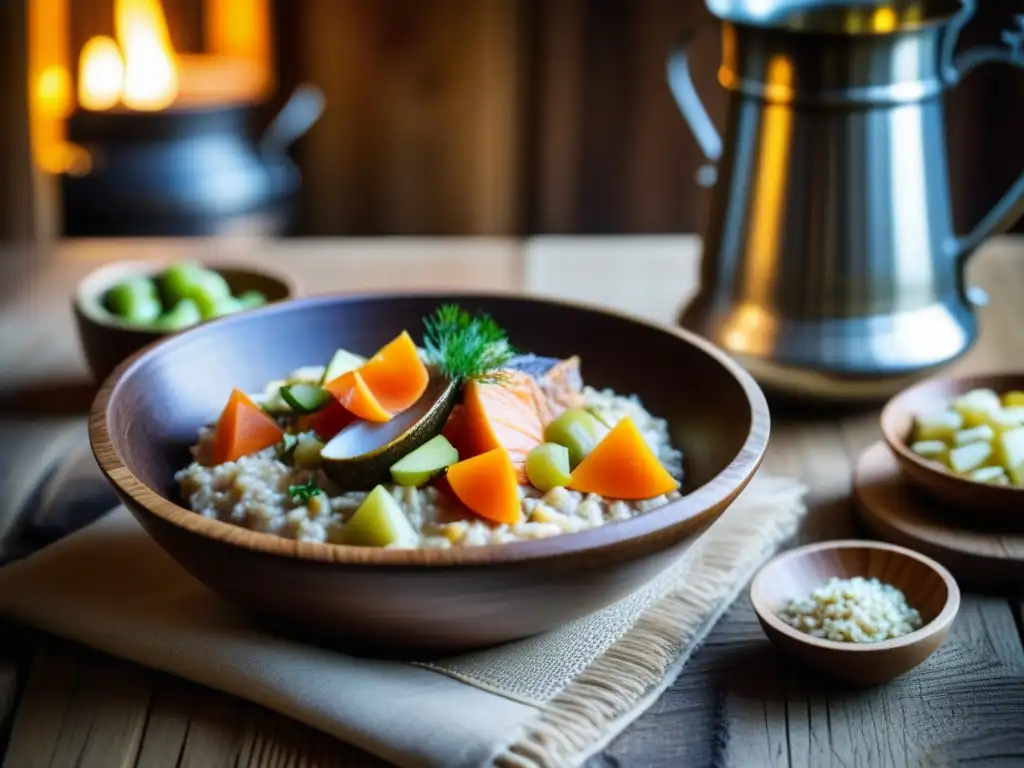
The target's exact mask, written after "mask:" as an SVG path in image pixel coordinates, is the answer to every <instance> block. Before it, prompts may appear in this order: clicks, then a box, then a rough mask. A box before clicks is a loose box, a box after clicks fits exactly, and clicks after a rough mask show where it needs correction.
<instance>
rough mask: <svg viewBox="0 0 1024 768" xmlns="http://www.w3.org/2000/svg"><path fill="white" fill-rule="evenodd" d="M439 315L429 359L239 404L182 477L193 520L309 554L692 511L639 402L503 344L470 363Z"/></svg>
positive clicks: (196, 450)
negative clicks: (296, 545)
mask: <svg viewBox="0 0 1024 768" xmlns="http://www.w3.org/2000/svg"><path fill="white" fill-rule="evenodd" d="M450 311H451V312H454V311H455V310H450ZM440 313H441V310H439V313H438V317H435V318H434V321H433V322H434V325H431V324H430V323H428V324H427V327H428V334H427V335H426V337H425V344H424V347H423V348H419V347H417V346H416V345H415V344H414V343H413V342H412V341H411V339H410V337H409V336H408V334H402V335H401V336H400V337H398V339H396V340H395V341H393V342H391V343H390V344H389V345H387V346H386V347H384V348H383V349H382V350H380V351H379V352H378V353H377V354H376V355H374V356H373V357H371V358H369V359H364V358H362V357H360V356H358V355H355V354H353V353H351V352H348V351H345V350H339V352H338V353H337V354H336V355H335V356H334V358H333V359H332V360H331V361H330V362H329V363H328V365H327V366H312V367H306V368H301V369H299V370H297V371H295V372H293V373H292V374H291V375H290V376H288V377H286V378H284V379H282V380H279V381H274V382H271V383H270V384H268V385H267V387H266V389H265V391H263V392H260V393H256V394H252V395H246V394H243V393H241V392H240V391H238V390H236V391H235V392H234V393H233V394H232V398H231V401H230V402H229V403H228V406H227V407H226V408H225V409H224V412H223V413H222V414H221V416H220V418H219V419H218V420H217V422H216V423H215V424H212V425H209V426H207V427H204V428H202V429H201V430H200V432H199V435H198V440H197V443H196V445H195V446H194V447H193V448H192V454H193V459H194V460H193V462H192V463H191V464H190V465H189V466H187V467H185V468H184V469H182V470H181V471H179V472H178V473H177V474H176V476H175V477H176V480H177V482H178V484H179V487H180V490H181V495H182V497H183V499H184V500H185V502H186V503H187V505H188V506H189V507H190V508H191V509H192V510H193V511H195V512H196V513H198V514H201V515H204V516H206V517H209V518H214V519H218V520H221V521H224V522H228V523H232V524H235V525H239V526H242V527H245V528H249V529H252V530H256V531H263V532H267V533H272V534H276V535H279V536H283V537H287V538H291V539H298V540H302V541H317V542H331V543H338V544H354V545H362V546H385V547H393V548H408V547H426V548H449V547H466V546H483V545H494V544H504V543H508V542H513V541H524V540H529V539H537V538H544V537H549V536H555V535H559V534H563V533H572V532H576V531H582V530H586V529H589V528H595V527H598V526H601V525H604V524H606V523H609V522H614V521H619V520H626V519H629V518H631V517H634V516H636V515H639V514H643V513H645V512H648V511H650V510H652V509H655V508H657V507H660V506H662V505H664V504H666V503H668V502H670V501H672V500H674V499H677V498H679V497H680V490H679V488H680V484H681V480H682V476H683V468H682V454H681V452H680V451H679V450H677V449H676V448H674V447H673V446H672V444H671V442H670V439H669V430H668V424H667V422H666V421H665V420H663V419H660V418H657V417H656V416H653V415H652V414H650V413H649V412H648V411H647V410H646V409H645V408H644V406H643V404H642V402H641V401H640V399H639V398H638V397H637V396H635V395H628V396H626V395H621V394H617V393H615V392H613V391H611V390H598V389H595V388H593V387H590V386H587V385H586V384H585V383H584V382H583V378H582V375H581V373H580V370H581V361H580V360H579V359H578V358H569V359H567V360H556V359H550V358H540V357H536V356H534V355H513V354H512V353H511V350H508V351H507V352H505V351H504V350H506V349H508V347H507V342H505V340H504V335H503V334H499V333H497V332H494V333H491V334H490V336H493V337H495V338H489V340H488V341H487V343H486V344H485V345H477V346H476V347H472V349H474V350H476V352H475V354H476V355H477V357H478V358H479V357H486V356H487V355H491V359H484V360H482V361H481V360H479V359H473V358H472V356H471V355H464V357H465V358H466V359H460V358H459V354H461V353H462V352H463V351H465V349H467V348H469V347H470V346H471V345H470V342H471V341H472V338H471V334H469V333H466V334H463V335H462V336H459V335H458V334H457V331H453V330H451V328H450V327H449V330H448V331H447V333H448V336H447V337H446V336H444V333H443V332H441V331H438V330H436V329H437V324H439V323H440V322H441V320H440V319H439V318H440ZM456 317H457V319H458V321H459V322H461V323H463V324H464V325H465V326H466V327H468V328H471V329H472V328H474V326H473V325H472V324H473V323H476V322H482V321H481V320H479V319H477V318H469V317H468V316H466V315H465V313H461V314H459V315H457V316H456ZM485 321H486V322H490V323H492V322H493V321H490V319H489V318H485ZM450 325H451V324H450ZM495 327H496V326H495ZM488 328H489V326H487V327H485V328H484V331H486V330H487V329H488ZM432 330H433V335H431V331H432ZM484 331H481V330H480V329H479V328H477V330H476V331H474V332H475V333H478V334H481V335H483V336H484V337H485V338H488V334H486V333H484ZM453 336H454V338H453ZM467 338H469V339H470V341H466V339H467ZM438 393H440V394H438ZM446 398H450V400H451V402H446ZM353 446H355V448H353ZM407 448H408V449H407ZM389 452H390V453H389Z"/></svg>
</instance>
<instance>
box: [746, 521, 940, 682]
mask: <svg viewBox="0 0 1024 768" xmlns="http://www.w3.org/2000/svg"><path fill="white" fill-rule="evenodd" d="M858 577H859V578H861V579H864V580H869V581H868V583H867V584H866V585H865V584H864V583H863V582H854V583H852V584H851V583H850V582H849V581H848V580H851V579H857V578H858ZM831 579H838V580H840V582H839V583H838V584H835V585H830V583H829V582H830V580H831ZM873 579H877V582H878V584H880V585H881V589H879V588H877V586H876V587H875V588H873V587H872V585H873V582H871V581H870V580H873ZM886 586H889V587H894V588H895V589H896V590H899V593H901V597H903V598H905V605H906V606H907V607H909V609H910V610H911V611H916V612H917V614H918V616H919V621H913V620H908V614H907V613H905V612H903V611H901V610H900V608H899V605H900V604H899V603H898V602H895V601H890V600H889V599H887V598H891V597H893V594H892V592H891V590H884V588H885V587H886ZM815 590H819V591H820V592H819V596H818V599H817V600H809V601H808V600H807V599H808V598H810V597H811V596H812V593H814V592H815ZM883 590H884V591H883ZM853 595H856V597H852V596H853ZM750 599H751V602H752V603H753V604H754V610H755V611H756V612H757V618H758V619H759V620H760V622H761V627H762V628H763V629H764V631H765V634H766V635H768V639H769V640H771V641H772V643H774V644H775V646H776V647H777V648H778V649H779V650H780V651H782V652H783V653H784V654H785V655H786V656H788V657H790V658H791V659H793V660H794V661H796V662H798V663H799V664H801V665H804V666H807V667H809V668H811V669H813V670H814V671H816V672H819V673H821V674H824V675H827V676H828V677H830V678H832V679H834V680H839V681H842V682H846V683H852V684H855V685H874V684H878V683H885V682H888V681H889V680H892V679H893V678H896V677H899V676H900V675H902V674H904V673H906V672H909V671H910V670H911V669H913V668H914V667H916V666H918V665H919V664H921V662H923V661H924V660H925V659H927V658H928V657H929V656H930V655H931V654H932V653H934V651H935V650H936V649H937V648H938V647H939V646H940V645H942V643H943V641H944V640H945V639H946V635H948V634H949V629H950V627H951V626H952V624H953V619H954V618H956V614H957V611H958V610H959V608H960V589H959V588H958V587H957V583H956V580H955V579H954V578H953V576H952V575H951V574H950V573H949V571H947V570H946V569H945V568H943V567H942V566H941V565H939V564H938V563H937V562H935V561H934V560H932V559H931V558H928V557H925V556H924V555H921V554H919V553H917V552H914V551H913V550H910V549H906V548H904V547H898V546H895V545H893V544H884V543H880V542H874V541H856V540H844V541H826V542H821V543H818V544H810V545H807V546H804V547H799V548H797V549H792V550H790V551H788V552H785V553H783V554H781V555H778V556H777V557H775V558H774V559H772V560H770V561H769V562H768V563H766V564H765V565H764V567H762V568H761V570H760V571H759V572H758V574H757V576H756V577H755V578H754V581H753V583H752V584H751V587H750ZM794 602H796V603H797V605H796V606H795V607H796V609H797V610H796V611H793V612H791V606H793V604H794ZM808 602H810V603H812V604H814V605H815V606H818V607H823V606H825V605H827V604H829V603H832V604H834V605H840V606H842V605H844V604H845V605H847V606H849V607H850V608H851V609H852V610H853V611H854V612H855V616H856V617H857V618H853V619H848V618H841V617H838V616H837V617H828V618H825V619H824V620H822V619H821V616H822V615H823V614H827V613H828V612H829V609H823V608H822V609H821V610H819V611H817V612H816V613H815V614H814V615H811V613H810V611H808V610H807V609H808V604H807V603H808ZM840 613H842V612H841V611H840ZM794 623H796V624H797V625H798V626H799V627H800V628H798V626H794ZM918 624H919V626H917V625H918ZM814 625H817V633H818V634H826V633H827V634H828V635H829V636H828V637H819V636H815V635H814V634H811V633H810V627H812V626H814ZM915 626H916V627H917V628H913V627H915ZM865 628H867V631H865ZM901 631H904V632H905V633H901ZM890 635H898V636H890ZM868 636H870V637H873V638H875V639H870V640H869V639H868ZM830 637H833V638H838V637H843V638H844V639H829V638H830ZM879 637H884V638H885V639H877V638H879Z"/></svg>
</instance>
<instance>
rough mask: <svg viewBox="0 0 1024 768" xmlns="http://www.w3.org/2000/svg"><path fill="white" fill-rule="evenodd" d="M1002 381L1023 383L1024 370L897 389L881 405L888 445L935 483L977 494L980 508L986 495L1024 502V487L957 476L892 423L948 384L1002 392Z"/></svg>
mask: <svg viewBox="0 0 1024 768" xmlns="http://www.w3.org/2000/svg"><path fill="white" fill-rule="evenodd" d="M1000 382H1018V385H1021V384H1022V383H1024V371H1011V370H1001V371H990V372H988V373H975V374H971V375H968V376H948V377H943V378H934V379H926V380H925V381H922V382H919V383H917V384H915V385H913V386H912V387H907V388H906V389H904V390H903V391H902V392H898V393H897V394H895V395H894V396H893V397H891V398H890V399H889V401H888V402H887V403H886V404H885V407H883V408H882V415H881V416H880V418H879V424H880V426H881V429H882V437H883V438H885V442H886V445H888V446H889V449H890V450H891V451H892V452H893V453H894V454H895V455H896V458H897V459H899V460H900V461H902V462H906V463H909V464H913V465H914V466H915V467H916V468H919V469H920V470H921V471H922V472H924V473H927V474H928V475H929V476H931V477H934V478H935V482H936V483H948V484H951V485H953V486H956V487H958V488H959V489H960V490H961V491H962V492H964V493H966V492H969V491H974V492H975V493H978V497H979V502H981V503H979V505H978V506H979V507H984V506H988V505H986V504H984V500H983V498H982V497H983V496H984V497H988V498H989V499H993V498H995V499H1000V500H1001V501H1002V503H1004V504H1008V503H1009V502H1011V501H1013V500H1014V499H1017V500H1018V501H1019V502H1020V503H1022V504H1024V499H1022V495H1024V488H1016V487H1014V486H1007V485H987V484H985V483H978V482H975V481H974V480H968V479H967V478H965V477H960V476H959V475H954V474H953V473H952V472H946V471H945V470H944V469H942V468H941V467H937V466H935V464H934V463H932V462H929V461H926V460H925V459H923V458H922V457H920V456H918V455H917V454H916V453H914V452H913V451H912V450H910V447H909V446H908V445H907V443H906V439H905V436H904V435H901V434H899V433H898V432H897V430H896V425H895V424H894V423H893V422H894V421H896V414H897V413H898V412H901V411H903V412H909V413H914V408H913V403H914V402H915V401H916V399H917V398H918V397H920V396H921V395H922V394H923V393H925V392H928V391H929V390H932V389H937V388H940V387H942V386H944V385H948V384H955V385H956V386H957V387H958V388H960V387H966V388H968V389H975V388H979V387H986V388H988V389H993V390H995V391H996V392H1000V391H1002V388H1001V387H1000V385H999V383H1000ZM1011 386H1013V385H1011ZM910 479H911V481H913V482H915V483H917V484H920V483H921V482H922V481H921V480H919V479H916V478H914V477H911V478H910ZM979 491H980V493H979Z"/></svg>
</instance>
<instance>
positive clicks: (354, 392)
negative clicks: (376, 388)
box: [324, 371, 391, 423]
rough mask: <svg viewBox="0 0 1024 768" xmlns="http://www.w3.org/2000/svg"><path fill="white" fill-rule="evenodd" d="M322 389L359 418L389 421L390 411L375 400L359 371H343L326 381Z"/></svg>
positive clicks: (381, 421) (379, 421) (380, 421)
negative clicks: (336, 376) (331, 379)
mask: <svg viewBox="0 0 1024 768" xmlns="http://www.w3.org/2000/svg"><path fill="white" fill-rule="evenodd" d="M324 389H326V390H327V391H328V392H330V393H331V394H332V395H334V397H335V398H337V400H338V402H339V403H341V404H342V405H343V406H345V409H346V410H348V411H349V412H350V413H352V414H353V415H354V416H358V417H359V418H360V419H365V420H366V421H374V422H378V423H383V422H385V421H391V413H390V412H389V411H388V410H387V409H386V408H384V407H383V406H382V405H381V404H380V403H379V402H377V398H376V397H374V395H373V392H371V391H370V388H369V387H368V386H366V382H365V381H364V380H363V377H362V374H360V373H359V371H349V372H348V373H343V374H342V375H341V376H339V377H338V378H336V379H334V381H329V382H327V383H326V384H325V385H324Z"/></svg>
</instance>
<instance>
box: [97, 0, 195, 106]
mask: <svg viewBox="0 0 1024 768" xmlns="http://www.w3.org/2000/svg"><path fill="white" fill-rule="evenodd" d="M114 28H115V30H116V31H117V42H116V43H115V42H114V41H113V40H111V39H110V38H109V37H105V36H103V35H100V36H97V37H93V38H91V39H90V40H89V41H88V42H87V43H86V44H85V46H84V47H83V48H82V53H81V55H80V57H79V63H78V101H79V102H80V103H81V105H82V106H83V107H85V108H86V109H91V110H106V109H111V108H113V107H115V106H116V105H117V103H118V102H121V103H123V104H124V105H125V106H126V107H128V108H129V109H136V110H158V109H164V108H165V107H168V106H170V105H171V104H172V103H173V102H174V99H175V98H176V97H177V95H178V62H177V57H176V56H175V53H174V48H173V46H172V45H171V37H170V34H169V33H168V32H167V22H166V20H165V19H164V12H163V8H162V7H161V5H160V2H159V0H116V2H115V3H114Z"/></svg>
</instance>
